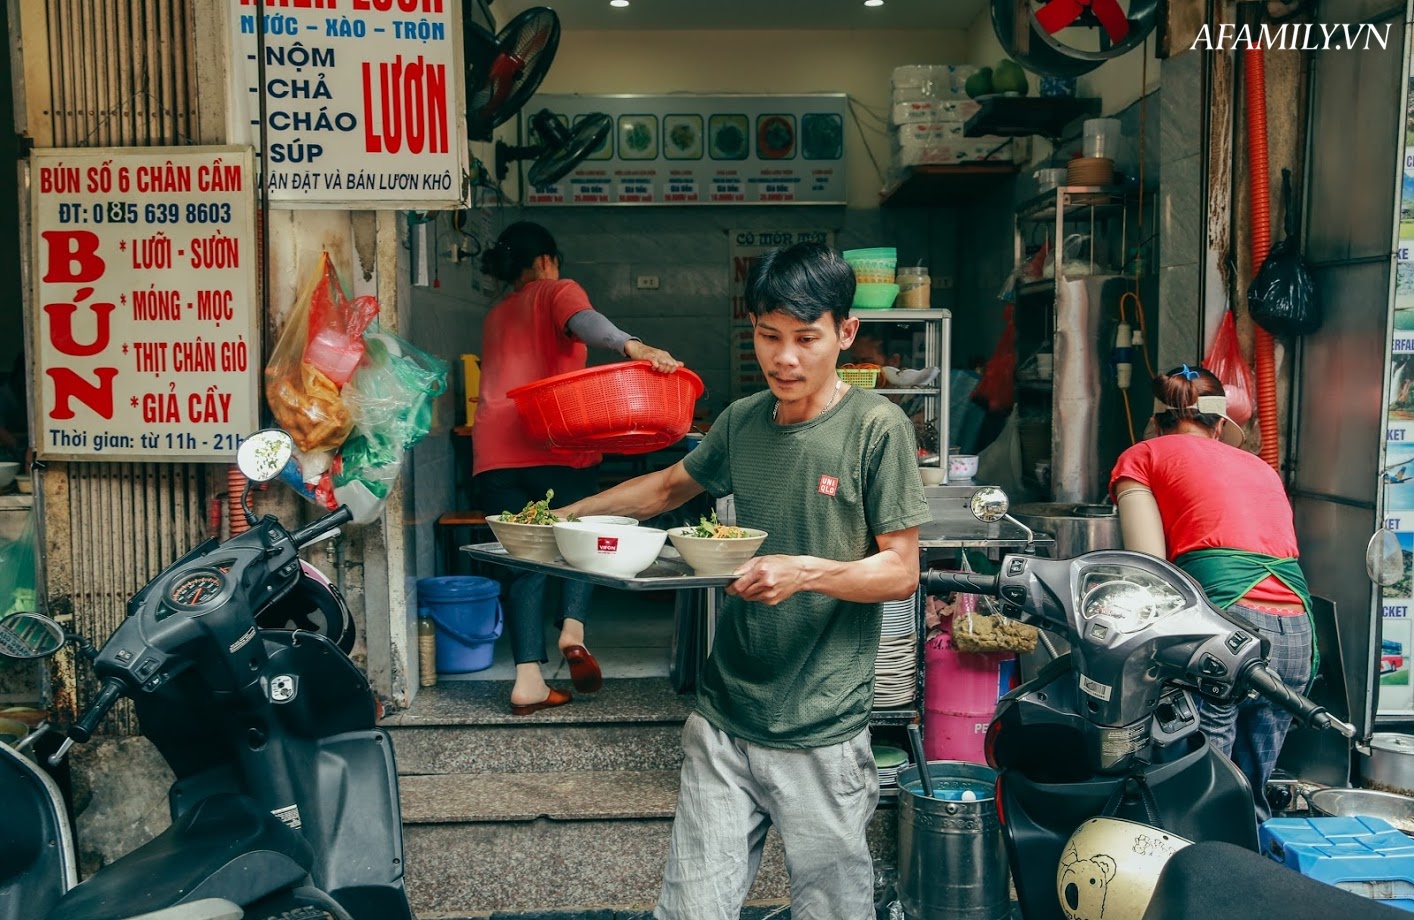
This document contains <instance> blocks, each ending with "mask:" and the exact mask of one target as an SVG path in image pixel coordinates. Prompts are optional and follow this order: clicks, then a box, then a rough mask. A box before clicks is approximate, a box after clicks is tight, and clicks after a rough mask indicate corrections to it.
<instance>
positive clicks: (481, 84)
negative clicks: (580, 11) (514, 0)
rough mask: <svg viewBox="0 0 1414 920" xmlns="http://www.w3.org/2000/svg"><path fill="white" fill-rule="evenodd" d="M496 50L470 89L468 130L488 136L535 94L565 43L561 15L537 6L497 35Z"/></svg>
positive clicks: (475, 134)
mask: <svg viewBox="0 0 1414 920" xmlns="http://www.w3.org/2000/svg"><path fill="white" fill-rule="evenodd" d="M496 46H497V47H496V53H495V55H493V56H492V57H491V60H490V62H489V63H488V64H486V66H485V71H486V72H485V73H482V74H478V75H476V76H475V78H474V80H473V83H474V89H472V90H469V91H468V93H467V106H466V115H467V132H468V133H469V134H470V135H471V137H472V138H473V139H485V138H488V137H489V136H490V133H491V131H492V130H493V129H495V128H497V127H499V126H500V125H503V124H505V123H506V122H507V121H509V120H510V119H511V118H512V117H513V116H514V115H515V113H516V112H518V111H520V109H521V107H522V106H523V105H525V103H526V102H527V101H529V99H530V97H531V96H533V95H535V91H536V90H537V89H539V87H540V83H541V81H543V80H544V79H545V74H546V73H548V72H549V70H550V64H551V62H552V61H553V60H554V58H555V52H556V50H558V49H559V46H560V19H559V17H558V16H557V15H556V14H555V11H554V10H552V9H550V8H549V7H543V6H537V7H532V8H531V9H528V10H526V11H525V12H523V13H521V14H520V15H518V16H516V17H515V18H514V19H512V20H511V21H510V23H509V24H508V25H507V26H506V27H505V28H504V29H502V30H501V32H500V34H499V35H497V36H496Z"/></svg>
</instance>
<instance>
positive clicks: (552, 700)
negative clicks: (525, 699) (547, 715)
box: [511, 687, 574, 716]
mask: <svg viewBox="0 0 1414 920" xmlns="http://www.w3.org/2000/svg"><path fill="white" fill-rule="evenodd" d="M573 699H574V697H572V696H570V695H569V694H568V693H566V692H564V691H563V690H556V689H555V688H554V687H551V688H550V695H549V696H547V697H545V699H543V700H541V701H540V702H538V703H526V704H524V705H522V706H517V705H516V704H515V703H512V704H511V715H513V716H529V715H534V714H535V713H537V712H539V711H540V710H542V709H549V708H550V707H552V706H563V705H565V704H566V703H568V702H570V701H571V700H573Z"/></svg>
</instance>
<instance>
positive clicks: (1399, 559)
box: [1365, 527, 1405, 588]
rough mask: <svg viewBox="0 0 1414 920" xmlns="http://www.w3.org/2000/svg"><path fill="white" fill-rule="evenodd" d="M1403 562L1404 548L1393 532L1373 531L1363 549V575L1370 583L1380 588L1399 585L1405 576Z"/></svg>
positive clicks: (1386, 529) (1385, 528)
mask: <svg viewBox="0 0 1414 920" xmlns="http://www.w3.org/2000/svg"><path fill="white" fill-rule="evenodd" d="M1404 562H1405V560H1404V547H1403V546H1401V545H1400V543H1399V537H1398V536H1396V535H1395V533H1394V531H1392V530H1390V529H1389V528H1387V527H1381V528H1380V529H1379V530H1377V531H1375V533H1374V534H1373V535H1372V536H1371V537H1370V543H1369V545H1367V546H1366V547H1365V573H1366V574H1367V575H1369V576H1370V581H1372V582H1374V583H1375V584H1377V585H1379V586H1380V587H1382V588H1389V587H1392V586H1394V585H1397V584H1399V582H1400V581H1401V580H1402V579H1403V578H1404V574H1405V564H1404Z"/></svg>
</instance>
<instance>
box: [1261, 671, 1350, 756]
mask: <svg viewBox="0 0 1414 920" xmlns="http://www.w3.org/2000/svg"><path fill="white" fill-rule="evenodd" d="M1244 679H1245V681H1246V684H1247V686H1248V687H1249V688H1251V689H1253V690H1255V691H1257V692H1258V693H1260V694H1261V695H1262V696H1264V697H1266V698H1267V699H1269V700H1271V701H1272V702H1273V703H1276V704H1277V705H1278V706H1280V707H1281V708H1282V709H1285V710H1286V711H1287V712H1289V713H1291V714H1292V715H1293V716H1294V717H1295V718H1296V719H1297V720H1298V721H1300V722H1304V723H1306V724H1309V725H1313V726H1315V727H1316V728H1322V729H1324V728H1334V729H1335V730H1336V731H1338V732H1340V733H1341V734H1342V735H1344V736H1345V737H1347V738H1354V737H1355V726H1353V725H1351V724H1349V723H1348V722H1342V721H1341V720H1340V719H1337V718H1336V717H1335V716H1333V715H1331V714H1330V713H1329V712H1327V711H1326V708H1325V707H1324V706H1321V705H1319V704H1317V703H1313V702H1312V701H1311V700H1308V699H1307V698H1306V697H1304V696H1302V695H1301V694H1299V693H1297V692H1296V691H1295V690H1293V689H1291V688H1290V687H1288V686H1287V685H1286V684H1285V683H1284V682H1283V681H1282V679H1281V676H1280V675H1279V674H1277V673H1276V672H1275V671H1273V670H1272V669H1271V668H1269V667H1267V666H1266V665H1265V664H1262V663H1261V662H1257V663H1256V664H1254V665H1253V666H1252V667H1251V668H1248V670H1247V673H1246V675H1245V678H1244Z"/></svg>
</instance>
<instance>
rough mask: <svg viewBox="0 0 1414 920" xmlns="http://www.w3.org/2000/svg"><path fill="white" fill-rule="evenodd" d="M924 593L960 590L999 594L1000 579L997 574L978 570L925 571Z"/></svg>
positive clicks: (923, 576)
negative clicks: (986, 573)
mask: <svg viewBox="0 0 1414 920" xmlns="http://www.w3.org/2000/svg"><path fill="white" fill-rule="evenodd" d="M921 580H922V582H923V593H924V594H929V595H933V596H937V595H939V594H948V593H950V592H952V591H960V592H962V593H963V594H988V595H991V596H992V597H996V596H997V591H998V580H997V576H995V575H982V574H980V573H978V572H936V571H929V572H924V573H923V575H922V579H921Z"/></svg>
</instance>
